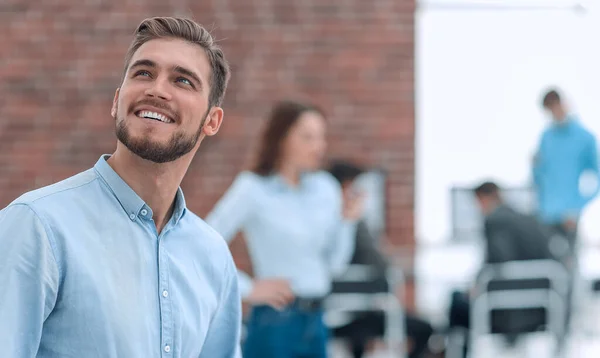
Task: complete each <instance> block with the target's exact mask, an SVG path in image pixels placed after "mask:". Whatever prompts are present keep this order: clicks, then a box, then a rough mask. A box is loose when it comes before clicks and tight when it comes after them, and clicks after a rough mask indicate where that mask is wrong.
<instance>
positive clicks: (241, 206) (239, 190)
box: [206, 172, 256, 297]
mask: <svg viewBox="0 0 600 358" xmlns="http://www.w3.org/2000/svg"><path fill="white" fill-rule="evenodd" d="M254 176H255V174H253V173H250V172H242V173H240V174H239V175H238V176H237V178H236V179H235V180H234V181H233V184H232V185H231V187H230V188H229V189H228V190H227V192H225V194H224V195H223V197H221V199H220V200H219V201H218V202H217V204H215V207H214V208H213V210H212V211H211V212H210V213H209V214H208V215H207V216H206V223H207V224H208V225H210V226H211V227H212V228H213V229H215V230H216V231H217V232H218V233H219V234H220V235H221V236H222V237H223V238H224V239H225V241H227V242H231V240H233V238H234V237H235V235H236V234H237V233H238V232H239V231H240V230H241V229H242V228H243V226H244V223H245V222H246V221H247V220H248V218H249V217H250V215H251V213H252V208H253V206H254V205H253V204H254V196H253V193H254V191H255V188H254V187H255V185H254V184H255V180H256V178H255V177H254ZM238 280H239V289H240V292H241V294H242V296H243V297H246V296H248V294H250V291H251V290H252V279H251V278H250V276H248V274H246V273H245V272H243V271H241V270H238Z"/></svg>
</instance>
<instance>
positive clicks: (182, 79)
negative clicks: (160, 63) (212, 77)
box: [177, 77, 192, 86]
mask: <svg viewBox="0 0 600 358" xmlns="http://www.w3.org/2000/svg"><path fill="white" fill-rule="evenodd" d="M177 82H181V83H183V84H186V85H188V86H191V85H192V82H191V81H190V80H188V79H187V78H184V77H179V78H177Z"/></svg>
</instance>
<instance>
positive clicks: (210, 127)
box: [202, 107, 223, 137]
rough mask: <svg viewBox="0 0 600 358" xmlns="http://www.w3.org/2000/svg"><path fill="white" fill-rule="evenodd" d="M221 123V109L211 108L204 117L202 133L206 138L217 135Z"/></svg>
mask: <svg viewBox="0 0 600 358" xmlns="http://www.w3.org/2000/svg"><path fill="white" fill-rule="evenodd" d="M221 123H223V109H222V108H221V107H213V108H211V110H210V111H209V112H208V115H207V116H206V119H205V122H204V127H203V128H202V132H203V133H204V134H206V135H207V136H209V137H210V136H213V135H215V134H217V132H218V131H219V128H221Z"/></svg>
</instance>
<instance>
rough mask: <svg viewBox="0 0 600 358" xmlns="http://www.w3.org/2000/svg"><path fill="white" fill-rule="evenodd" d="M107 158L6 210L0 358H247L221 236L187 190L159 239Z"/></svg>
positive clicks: (0, 227) (0, 253)
mask: <svg viewBox="0 0 600 358" xmlns="http://www.w3.org/2000/svg"><path fill="white" fill-rule="evenodd" d="M107 158H108V156H103V157H101V158H100V159H99V160H98V162H97V164H96V165H95V167H94V168H93V169H90V170H87V171H85V172H83V173H80V174H78V175H75V176H73V177H71V178H69V179H66V180H64V181H62V182H59V183H57V184H54V185H51V186H48V187H44V188H41V189H38V190H35V191H32V192H29V193H26V194H24V195H23V196H21V197H20V198H18V199H17V200H15V201H14V202H13V203H11V204H10V205H9V206H8V207H6V208H5V209H3V210H2V211H0V283H1V285H2V289H1V290H0V347H1V348H0V356H2V357H6V358H25V357H27V358H31V357H44V358H46V357H48V358H53V357H57V358H58V357H60V358H70V357H73V358H96V357H97V358H110V357H115V358H117V357H118V358H125V357H126V358H138V357H139V358H153V357H157V358H158V357H161V358H170V357H181V358H190V357H201V358H219V357H222V358H230V357H240V353H239V344H238V340H239V334H240V324H241V304H240V295H239V290H238V284H237V274H236V270H235V266H234V263H233V260H232V258H231V255H230V253H229V249H228V247H227V245H226V243H225V241H224V240H223V239H222V238H221V237H220V235H219V234H217V233H216V232H215V231H214V230H213V229H211V228H210V227H209V226H208V225H206V223H204V222H203V221H202V220H201V219H200V218H198V217H197V216H195V215H194V214H193V213H192V212H190V211H188V210H186V206H185V200H184V198H183V194H182V192H181V190H179V191H178V193H177V197H176V203H175V209H174V212H173V215H172V217H171V219H170V221H169V222H168V224H167V225H166V226H165V228H164V229H163V230H162V232H161V234H160V235H158V234H157V231H156V227H155V224H154V221H153V220H152V210H151V209H150V207H148V206H147V205H146V204H145V203H144V201H143V200H142V199H141V198H140V197H139V196H138V195H137V194H136V193H135V192H134V191H133V190H132V189H131V188H130V187H129V186H128V185H127V184H126V183H125V182H124V181H123V180H122V179H121V178H120V177H119V176H118V175H117V173H116V172H114V171H113V170H112V168H111V167H110V166H109V165H108V163H107V162H106V159H107Z"/></svg>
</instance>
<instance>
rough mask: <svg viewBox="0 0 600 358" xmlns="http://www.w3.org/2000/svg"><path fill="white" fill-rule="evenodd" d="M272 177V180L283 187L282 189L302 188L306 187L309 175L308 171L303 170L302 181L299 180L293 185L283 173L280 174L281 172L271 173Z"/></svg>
mask: <svg viewBox="0 0 600 358" xmlns="http://www.w3.org/2000/svg"><path fill="white" fill-rule="evenodd" d="M270 177H271V181H272V182H273V183H274V184H275V186H276V187H278V188H279V189H282V190H299V189H302V188H304V187H305V186H306V180H307V177H308V173H307V172H302V173H301V174H300V181H299V182H298V185H297V186H293V185H291V184H290V183H289V182H288V181H287V180H286V179H285V178H284V177H283V175H281V174H279V172H274V173H273V174H271V175H270Z"/></svg>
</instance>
